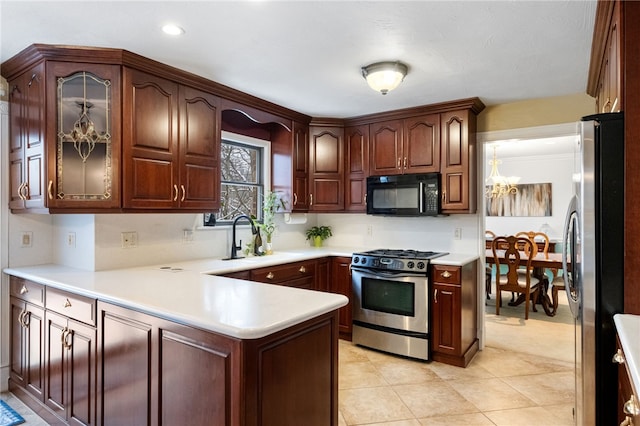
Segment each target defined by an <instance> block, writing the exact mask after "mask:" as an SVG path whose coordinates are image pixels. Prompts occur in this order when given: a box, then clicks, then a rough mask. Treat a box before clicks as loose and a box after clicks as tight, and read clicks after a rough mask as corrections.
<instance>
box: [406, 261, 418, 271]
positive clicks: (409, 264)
mask: <svg viewBox="0 0 640 426" xmlns="http://www.w3.org/2000/svg"><path fill="white" fill-rule="evenodd" d="M415 266H416V264H415V263H413V262H411V261H409V262H407V268H410V269H413V268H414V267H415Z"/></svg>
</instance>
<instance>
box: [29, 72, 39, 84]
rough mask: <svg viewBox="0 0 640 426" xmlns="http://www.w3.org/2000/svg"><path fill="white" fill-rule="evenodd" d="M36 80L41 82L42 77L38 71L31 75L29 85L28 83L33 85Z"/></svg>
mask: <svg viewBox="0 0 640 426" xmlns="http://www.w3.org/2000/svg"><path fill="white" fill-rule="evenodd" d="M34 80H35V81H37V82H38V83H39V82H40V77H38V75H37V74H36V73H33V75H32V76H31V80H29V85H28V86H29V87H31V85H32V84H33V82H34Z"/></svg>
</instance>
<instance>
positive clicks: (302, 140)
mask: <svg viewBox="0 0 640 426" xmlns="http://www.w3.org/2000/svg"><path fill="white" fill-rule="evenodd" d="M292 197H293V200H292V211H293V212H306V211H308V210H309V205H310V197H309V126H308V125H306V124H303V123H298V122H295V121H294V122H293V194H292Z"/></svg>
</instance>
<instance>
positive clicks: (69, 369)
mask: <svg viewBox="0 0 640 426" xmlns="http://www.w3.org/2000/svg"><path fill="white" fill-rule="evenodd" d="M45 294H46V304H45V307H46V311H45V356H44V359H45V363H46V368H45V372H46V387H45V394H44V401H45V404H46V405H47V407H49V409H50V410H51V412H53V413H55V415H56V416H57V417H59V418H61V419H64V420H65V421H66V422H67V423H68V424H70V425H95V424H96V419H95V413H96V410H95V400H96V361H97V359H96V356H97V354H96V350H97V341H96V333H97V331H96V301H95V300H94V299H89V298H86V297H82V296H78V295H75V294H72V293H68V292H65V291H61V290H56V289H52V288H47V289H46V292H45Z"/></svg>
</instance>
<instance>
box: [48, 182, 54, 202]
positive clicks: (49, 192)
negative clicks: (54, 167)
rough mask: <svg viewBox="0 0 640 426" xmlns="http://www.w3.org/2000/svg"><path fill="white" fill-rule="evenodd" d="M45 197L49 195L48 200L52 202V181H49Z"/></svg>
mask: <svg viewBox="0 0 640 426" xmlns="http://www.w3.org/2000/svg"><path fill="white" fill-rule="evenodd" d="M47 195H49V199H50V200H53V181H52V180H50V181H49V185H47Z"/></svg>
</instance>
